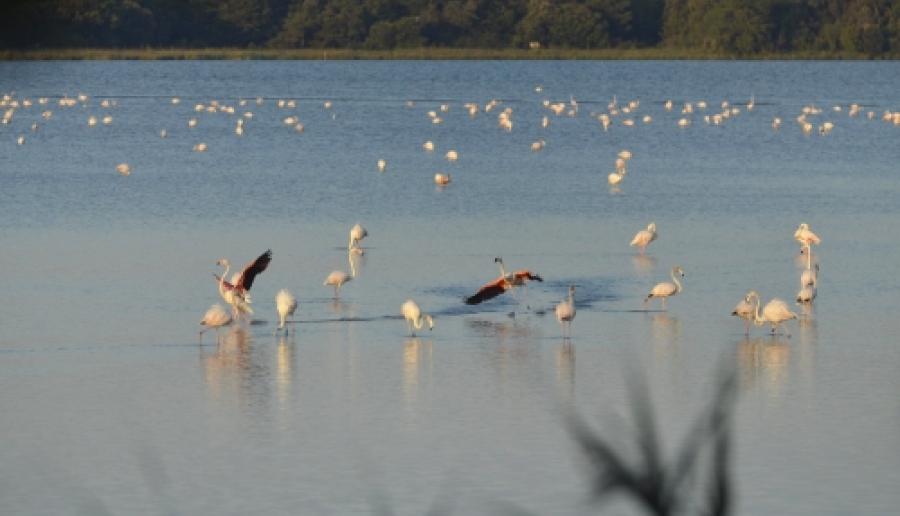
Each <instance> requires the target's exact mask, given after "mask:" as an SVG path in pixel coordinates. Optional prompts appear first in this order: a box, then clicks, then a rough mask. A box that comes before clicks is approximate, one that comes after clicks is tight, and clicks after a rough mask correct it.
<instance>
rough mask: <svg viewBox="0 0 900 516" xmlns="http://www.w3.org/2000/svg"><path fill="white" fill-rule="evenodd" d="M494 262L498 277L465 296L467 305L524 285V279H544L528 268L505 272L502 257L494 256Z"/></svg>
mask: <svg viewBox="0 0 900 516" xmlns="http://www.w3.org/2000/svg"><path fill="white" fill-rule="evenodd" d="M494 263H499V264H500V277H499V278H497V279H495V280H494V281H491V282H489V283H486V284H485V285H483V286H482V287H481V288H480V289H478V292H476V293H475V294H473V295H471V296H469V297H467V298H466V304H467V305H477V304H479V303H481V302H482V301H487V300H488V299H493V298H495V297H497V296H499V295H500V294H502V293H504V292H506V291H507V290H509V289H511V288H513V287H518V286H521V285H524V284H525V282H526V281H544V278H542V277H540V276H539V275H537V274H534V273H532V272H531V271H529V270H528V269H522V270H518V271H514V272H510V273H507V272H506V268H505V267H504V266H503V258H500V257H499V256H498V257H497V258H494Z"/></svg>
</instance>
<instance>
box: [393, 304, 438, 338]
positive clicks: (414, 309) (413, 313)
mask: <svg viewBox="0 0 900 516" xmlns="http://www.w3.org/2000/svg"><path fill="white" fill-rule="evenodd" d="M400 313H401V314H403V317H404V318H405V319H406V326H407V328H409V334H410V336H411V337H415V336H416V330H421V329H422V327H423V326H425V324H426V323H427V324H428V329H429V330H433V329H434V319H433V318H432V317H431V316H430V315H428V314H424V313H422V310H421V309H420V308H419V305H417V304H416V302H415V301H413V300H412V299H407V300H406V301H405V302H404V303H403V305H401V306H400Z"/></svg>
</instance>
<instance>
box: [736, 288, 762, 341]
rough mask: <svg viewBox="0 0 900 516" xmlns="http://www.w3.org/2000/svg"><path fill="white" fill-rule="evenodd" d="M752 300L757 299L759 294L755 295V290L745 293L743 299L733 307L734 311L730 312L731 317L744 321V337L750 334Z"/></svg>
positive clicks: (752, 312)
mask: <svg viewBox="0 0 900 516" xmlns="http://www.w3.org/2000/svg"><path fill="white" fill-rule="evenodd" d="M753 298H757V299H758V298H759V294H757V293H756V291H755V290H751V291H749V292H747V295H745V296H744V299H742V300H741V302H740V303H738V304H737V306H735V307H734V311H733V312H731V315H734V316H737V317H740V318H741V319H743V320H744V335H749V334H750V323H751V322H752V321H753V315H754V311H753V308H754V307H753V302H752V300H753Z"/></svg>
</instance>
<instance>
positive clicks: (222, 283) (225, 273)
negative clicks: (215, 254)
mask: <svg viewBox="0 0 900 516" xmlns="http://www.w3.org/2000/svg"><path fill="white" fill-rule="evenodd" d="M230 269H231V264H228V265H226V266H225V270H224V271H222V277H221V278H219V294H221V295H222V297H225V276H228V271H229V270H230Z"/></svg>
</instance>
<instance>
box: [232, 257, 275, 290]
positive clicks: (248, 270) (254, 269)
mask: <svg viewBox="0 0 900 516" xmlns="http://www.w3.org/2000/svg"><path fill="white" fill-rule="evenodd" d="M271 261H272V250H271V249H269V250H268V251H266V252H264V253H263V254H261V255H259V257H258V258H257V259H255V260H253V261H252V262H250V263H248V264H247V265H246V266H245V267H244V270H243V271H241V277H240V279H239V280H238V281H236V282H235V283H236V284H237V286H238V287H239V288H241V289H243V290H250V287H252V286H253V280H254V279H256V275H257V274H259V273H261V272H263V271H264V270H266V267H268V266H269V262H271Z"/></svg>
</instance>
